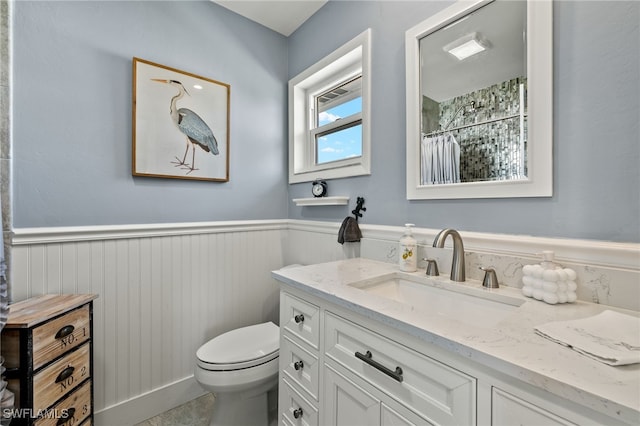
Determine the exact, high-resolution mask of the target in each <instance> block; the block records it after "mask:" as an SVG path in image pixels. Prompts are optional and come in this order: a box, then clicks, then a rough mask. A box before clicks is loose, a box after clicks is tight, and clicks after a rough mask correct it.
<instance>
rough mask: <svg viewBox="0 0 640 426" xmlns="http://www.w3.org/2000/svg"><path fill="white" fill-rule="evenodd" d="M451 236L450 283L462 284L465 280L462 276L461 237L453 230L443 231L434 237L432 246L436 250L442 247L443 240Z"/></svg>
mask: <svg viewBox="0 0 640 426" xmlns="http://www.w3.org/2000/svg"><path fill="white" fill-rule="evenodd" d="M449 235H451V238H453V259H452V261H451V276H450V277H449V278H450V279H451V281H459V282H463V281H464V280H465V274H464V245H463V244H462V237H461V236H460V234H459V233H458V231H456V230H455V229H450V228H447V229H443V230H442V231H440V232H439V233H438V235H436V238H435V239H434V240H433V246H434V247H437V248H443V247H444V240H446V239H447V237H448V236H449Z"/></svg>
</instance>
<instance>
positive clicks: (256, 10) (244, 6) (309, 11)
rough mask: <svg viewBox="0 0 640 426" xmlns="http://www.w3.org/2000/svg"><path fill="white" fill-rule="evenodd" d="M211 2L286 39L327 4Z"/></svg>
mask: <svg viewBox="0 0 640 426" xmlns="http://www.w3.org/2000/svg"><path fill="white" fill-rule="evenodd" d="M212 1H213V2H214V3H217V4H219V5H220V6H223V7H226V8H227V9H229V10H231V11H233V12H235V13H237V14H239V15H242V16H244V17H245V18H248V19H251V20H252V21H254V22H257V23H259V24H261V25H264V26H265V27H267V28H270V29H272V30H274V31H277V32H279V33H280V34H283V35H285V36H287V37H288V36H289V35H291V33H293V32H294V31H295V30H296V29H298V27H299V26H300V25H302V24H303V23H304V22H305V21H306V20H307V19H309V17H310V16H311V15H313V14H314V13H316V12H317V11H318V9H320V8H321V7H322V6H324V5H325V3H326V2H327V0H212Z"/></svg>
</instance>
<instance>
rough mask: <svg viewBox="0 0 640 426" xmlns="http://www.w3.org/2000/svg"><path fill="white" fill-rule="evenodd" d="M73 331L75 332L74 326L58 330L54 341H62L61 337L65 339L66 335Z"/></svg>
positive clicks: (66, 326)
mask: <svg viewBox="0 0 640 426" xmlns="http://www.w3.org/2000/svg"><path fill="white" fill-rule="evenodd" d="M73 330H75V327H74V326H72V325H65V326H64V327H62V328H61V329H60V330H58V332H57V333H56V339H62V338H63V337H67V336H68V335H70V334H71V333H73Z"/></svg>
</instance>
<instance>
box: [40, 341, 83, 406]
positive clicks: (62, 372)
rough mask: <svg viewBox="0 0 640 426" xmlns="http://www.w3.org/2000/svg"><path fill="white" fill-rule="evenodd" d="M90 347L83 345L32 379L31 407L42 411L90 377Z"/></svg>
mask: <svg viewBox="0 0 640 426" xmlns="http://www.w3.org/2000/svg"><path fill="white" fill-rule="evenodd" d="M90 350H91V346H90V344H89V343H85V344H84V345H83V346H81V347H80V348H78V350H76V351H73V352H71V353H68V354H67V355H65V356H64V357H62V358H60V359H59V360H57V361H56V362H54V363H53V364H51V365H49V366H47V367H46V368H43V369H42V370H40V371H39V372H38V373H37V374H35V375H34V377H33V389H34V394H33V407H34V409H35V410H41V409H42V410H43V409H45V408H47V407H49V406H50V405H51V404H53V403H54V402H56V401H57V400H59V399H60V398H62V397H64V396H65V395H66V394H68V393H69V392H71V391H72V390H73V389H75V388H76V386H78V385H79V384H80V383H82V382H83V381H84V380H85V379H86V378H88V377H90V375H91V355H90Z"/></svg>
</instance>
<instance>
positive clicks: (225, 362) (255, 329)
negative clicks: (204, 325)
mask: <svg viewBox="0 0 640 426" xmlns="http://www.w3.org/2000/svg"><path fill="white" fill-rule="evenodd" d="M279 345H280V328H279V327H278V326H277V325H275V324H274V323H272V322H265V323H262V324H256V325H250V326H247V327H242V328H238V329H235V330H231V331H228V332H226V333H224V334H221V335H219V336H218V337H215V338H213V339H211V340H209V341H208V342H207V343H205V344H204V345H202V346H201V347H200V348H199V349H198V351H197V352H196V359H197V364H198V366H199V367H200V368H202V369H205V370H210V371H230V370H241V369H245V368H251V367H255V366H258V365H261V364H265V363H267V362H269V361H272V360H274V359H276V358H277V357H278V350H279Z"/></svg>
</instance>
